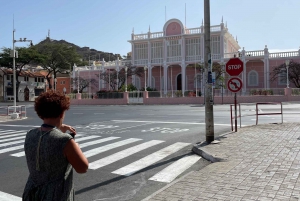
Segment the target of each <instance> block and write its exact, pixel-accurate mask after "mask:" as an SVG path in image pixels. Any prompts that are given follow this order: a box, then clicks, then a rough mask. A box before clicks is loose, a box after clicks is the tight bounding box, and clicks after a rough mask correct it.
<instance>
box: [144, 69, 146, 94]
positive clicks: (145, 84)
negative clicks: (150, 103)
mask: <svg viewBox="0 0 300 201" xmlns="http://www.w3.org/2000/svg"><path fill="white" fill-rule="evenodd" d="M144 71H145V91H147V84H146V82H147V66H144Z"/></svg>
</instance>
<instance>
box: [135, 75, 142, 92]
mask: <svg viewBox="0 0 300 201" xmlns="http://www.w3.org/2000/svg"><path fill="white" fill-rule="evenodd" d="M135 87H136V88H137V90H140V89H141V79H140V78H139V77H138V76H135Z"/></svg>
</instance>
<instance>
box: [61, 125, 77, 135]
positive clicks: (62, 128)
mask: <svg viewBox="0 0 300 201" xmlns="http://www.w3.org/2000/svg"><path fill="white" fill-rule="evenodd" d="M59 129H60V130H61V131H62V132H63V133H65V132H67V131H70V132H71V133H74V134H76V130H75V128H73V127H72V126H69V125H66V124H62V125H61V126H60V128H59Z"/></svg>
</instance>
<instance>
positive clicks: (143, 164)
mask: <svg viewBox="0 0 300 201" xmlns="http://www.w3.org/2000/svg"><path fill="white" fill-rule="evenodd" d="M26 132H27V131H24V130H23V131H14V130H9V131H8V130H0V154H2V153H7V152H12V153H9V154H10V156H13V157H22V156H25V152H24V150H23V149H24V141H25V137H26ZM110 141H115V142H110ZM140 141H142V139H138V138H128V139H122V138H121V137H113V136H110V137H104V138H103V137H101V136H98V135H86V133H80V134H77V135H76V137H75V142H77V143H79V145H80V147H81V148H84V149H83V153H84V155H85V156H86V157H87V158H90V157H92V156H96V155H99V156H100V157H101V153H104V152H106V151H109V150H113V149H116V148H119V147H122V146H125V145H129V146H130V147H129V148H126V149H123V150H121V151H119V152H116V153H113V154H111V155H108V156H105V157H101V158H100V159H97V160H94V161H93V160H90V159H89V162H90V164H89V169H91V170H95V171H96V170H97V169H99V168H102V167H104V166H108V165H111V164H112V163H117V162H119V161H121V160H122V159H124V158H128V157H130V156H133V155H134V154H137V153H139V152H141V151H143V150H146V149H149V148H152V149H154V150H155V146H156V145H160V147H161V146H163V144H162V143H165V141H161V140H149V141H144V142H140ZM105 142H106V144H104V145H100V144H101V143H105ZM135 142H140V143H138V144H135V145H130V144H132V143H135ZM93 145H96V146H94V147H92V146H93ZM188 145H190V144H189V143H183V142H176V143H174V144H171V145H168V146H165V147H164V148H162V149H160V150H155V151H154V152H153V153H150V154H149V155H147V156H145V157H143V158H141V159H137V160H136V161H135V162H133V163H131V164H125V165H124V166H123V167H121V168H119V169H117V170H115V171H113V172H112V173H113V174H118V175H126V176H130V175H132V174H134V173H136V172H139V171H141V170H143V169H145V168H147V167H149V166H151V165H153V164H155V163H157V162H158V161H160V160H162V159H164V158H166V157H168V156H170V155H172V154H174V153H176V152H178V151H179V150H180V149H182V148H184V147H186V146H188ZM200 158H201V157H199V156H197V155H190V156H186V157H183V158H181V159H178V160H177V161H175V162H173V163H171V164H170V165H169V166H167V167H165V169H163V170H162V171H160V172H158V173H156V174H154V175H151V176H150V178H149V180H152V181H158V182H166V183H168V182H171V181H173V180H174V179H176V178H177V177H178V176H179V175H180V174H182V173H183V172H184V171H186V170H187V169H188V168H190V167H191V166H192V165H194V164H195V163H196V162H197V161H198V160H199V159H200ZM1 193H2V192H0V200H5V199H6V200H9V201H10V200H17V199H13V198H10V195H9V194H5V193H2V194H1ZM1 196H2V197H1ZM5 196H6V197H5ZM4 197H5V199H4Z"/></svg>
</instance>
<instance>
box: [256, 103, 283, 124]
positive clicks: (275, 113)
mask: <svg viewBox="0 0 300 201" xmlns="http://www.w3.org/2000/svg"><path fill="white" fill-rule="evenodd" d="M258 105H280V112H272V113H270V112H268V113H258ZM279 114H280V115H281V123H283V113H282V103H281V102H265V103H256V125H257V124H258V116H259V115H279Z"/></svg>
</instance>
